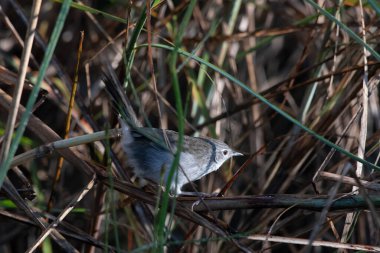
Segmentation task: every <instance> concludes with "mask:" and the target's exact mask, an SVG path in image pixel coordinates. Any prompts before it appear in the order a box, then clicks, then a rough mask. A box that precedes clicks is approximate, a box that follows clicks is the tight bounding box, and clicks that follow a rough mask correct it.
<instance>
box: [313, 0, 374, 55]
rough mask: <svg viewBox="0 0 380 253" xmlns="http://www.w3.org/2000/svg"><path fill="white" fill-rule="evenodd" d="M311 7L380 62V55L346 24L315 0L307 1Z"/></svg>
mask: <svg viewBox="0 0 380 253" xmlns="http://www.w3.org/2000/svg"><path fill="white" fill-rule="evenodd" d="M306 2H308V3H309V4H310V5H312V6H313V7H314V8H315V9H317V10H318V11H320V12H321V13H322V14H323V15H324V16H325V17H326V18H328V19H330V20H331V21H332V22H334V23H336V24H337V25H338V26H339V27H340V28H342V30H344V31H345V32H346V33H347V34H348V35H349V36H350V37H351V38H352V39H354V40H355V41H356V42H357V43H359V44H360V45H362V46H363V47H365V48H366V49H367V50H368V51H369V52H370V53H371V55H372V56H373V57H375V58H376V59H377V60H378V61H380V54H379V53H378V52H376V51H375V49H373V48H372V47H370V46H369V45H368V44H367V43H365V42H364V41H363V40H362V39H361V38H360V37H359V36H358V35H357V34H356V33H355V32H354V31H352V30H351V29H350V28H348V27H347V26H346V25H345V24H343V23H342V22H340V21H339V20H338V19H337V18H336V17H334V15H332V14H331V13H330V12H328V11H326V10H325V9H323V8H322V7H321V6H319V5H318V4H317V3H315V2H314V1H313V0H306Z"/></svg>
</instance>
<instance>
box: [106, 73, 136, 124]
mask: <svg viewBox="0 0 380 253" xmlns="http://www.w3.org/2000/svg"><path fill="white" fill-rule="evenodd" d="M103 82H104V83H105V85H106V91H107V93H108V95H109V96H110V97H111V100H112V105H113V106H114V108H115V109H116V111H117V113H119V114H120V116H121V118H122V120H124V122H126V123H127V124H128V125H130V126H131V127H133V128H136V127H142V124H141V122H140V121H139V120H138V119H137V116H136V113H135V112H134V110H133V108H132V105H131V103H130V102H129V99H128V97H127V95H126V94H125V92H124V90H123V88H122V86H121V84H120V82H119V80H118V79H117V77H116V75H115V73H114V72H111V71H108V73H104V74H103Z"/></svg>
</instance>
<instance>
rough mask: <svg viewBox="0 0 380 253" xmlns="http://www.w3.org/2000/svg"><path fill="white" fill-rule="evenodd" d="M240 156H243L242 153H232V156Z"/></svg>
mask: <svg viewBox="0 0 380 253" xmlns="http://www.w3.org/2000/svg"><path fill="white" fill-rule="evenodd" d="M242 155H243V154H242V153H239V152H236V151H234V152H233V153H232V156H242Z"/></svg>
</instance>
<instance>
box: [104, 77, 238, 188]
mask: <svg viewBox="0 0 380 253" xmlns="http://www.w3.org/2000/svg"><path fill="white" fill-rule="evenodd" d="M103 81H104V83H105V85H106V91H107V93H108V94H109V95H110V97H111V100H112V102H113V105H114V107H115V109H116V111H117V113H118V114H119V122H120V125H121V130H122V138H121V144H122V148H123V151H124V153H125V154H126V156H127V163H128V165H129V166H130V167H132V168H133V171H134V173H135V175H136V176H137V177H139V178H144V179H148V180H151V181H153V182H154V183H156V184H158V185H161V186H166V185H167V181H168V178H169V174H170V170H171V167H172V165H173V161H174V156H175V154H176V152H177V143H178V140H179V134H178V132H176V131H173V130H167V129H158V128H151V127H143V126H142V124H141V122H140V121H139V120H138V119H137V116H136V114H135V112H134V111H133V108H132V106H131V103H130V102H129V100H128V98H127V96H126V94H125V93H124V91H123V88H122V86H121V84H120V83H119V81H118V80H117V77H116V75H115V74H113V75H112V74H104V77H103ZM179 155H180V158H179V164H178V166H177V168H174V170H175V171H174V173H173V178H172V181H171V183H170V189H169V191H170V193H172V194H173V195H176V196H177V195H194V194H197V193H191V192H183V191H182V187H183V186H184V185H185V184H187V183H189V182H192V181H196V180H198V179H201V178H202V177H204V176H206V175H207V174H209V173H211V172H213V171H216V170H218V169H219V168H220V166H222V164H223V163H224V162H225V161H227V160H228V159H230V158H231V157H234V156H241V155H243V154H242V153H239V152H237V151H235V150H233V149H232V148H231V147H229V146H228V145H227V144H226V143H224V142H223V141H220V140H217V139H213V138H209V137H192V136H187V135H184V136H183V145H182V149H181V152H180V154H179Z"/></svg>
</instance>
